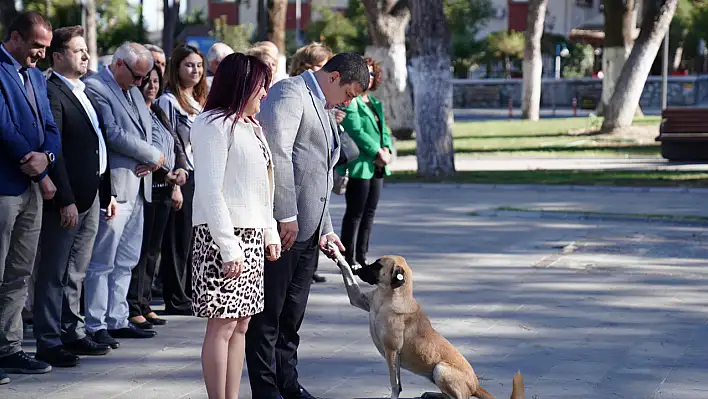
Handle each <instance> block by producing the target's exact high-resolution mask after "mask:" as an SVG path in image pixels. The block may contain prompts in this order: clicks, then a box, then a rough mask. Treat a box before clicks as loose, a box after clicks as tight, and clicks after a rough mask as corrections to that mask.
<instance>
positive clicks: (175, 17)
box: [162, 0, 180, 58]
mask: <svg viewBox="0 0 708 399" xmlns="http://www.w3.org/2000/svg"><path fill="white" fill-rule="evenodd" d="M179 2H180V0H172V5H170V0H162V9H163V12H164V24H163V28H162V49H163V50H165V56H166V57H168V58H169V56H170V55H172V49H173V47H174V40H175V28H176V27H177V22H178V21H179Z"/></svg>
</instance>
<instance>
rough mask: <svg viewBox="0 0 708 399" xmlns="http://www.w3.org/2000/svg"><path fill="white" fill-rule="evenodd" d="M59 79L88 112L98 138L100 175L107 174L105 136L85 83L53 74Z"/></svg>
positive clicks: (56, 73)
mask: <svg viewBox="0 0 708 399" xmlns="http://www.w3.org/2000/svg"><path fill="white" fill-rule="evenodd" d="M52 73H54V74H55V75H57V77H58V78H59V79H61V80H62V81H63V82H64V83H66V85H67V86H68V87H69V90H71V92H72V93H73V94H74V96H75V97H76V99H77V100H79V102H80V103H81V106H83V107H84V111H86V115H88V117H89V120H90V121H91V125H92V126H93V131H94V133H96V137H98V172H99V173H100V174H104V173H106V168H107V166H108V153H107V152H106V141H105V140H103V134H102V133H101V126H100V124H99V123H98V114H97V113H96V110H95V109H93V105H91V101H90V100H89V99H88V96H86V93H85V92H84V89H86V85H85V84H84V82H82V81H81V80H78V79H77V80H69V79H68V78H66V77H64V76H63V75H61V74H60V73H59V72H57V71H54V72H52Z"/></svg>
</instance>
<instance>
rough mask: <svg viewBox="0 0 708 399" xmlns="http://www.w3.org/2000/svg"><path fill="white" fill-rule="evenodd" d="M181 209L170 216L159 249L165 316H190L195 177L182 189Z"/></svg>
mask: <svg viewBox="0 0 708 399" xmlns="http://www.w3.org/2000/svg"><path fill="white" fill-rule="evenodd" d="M181 189H182V198H183V201H184V202H183V203H182V208H181V209H180V210H178V211H177V210H174V209H172V211H171V212H170V217H169V221H168V223H167V231H166V232H165V238H164V242H163V245H162V259H161V260H160V278H161V279H162V298H163V299H164V301H165V312H167V313H168V314H170V313H174V314H185V313H187V314H191V313H190V312H191V309H192V202H193V201H194V174H193V173H192V175H190V176H189V179H188V180H187V183H185V184H184V185H183V186H182V187H181Z"/></svg>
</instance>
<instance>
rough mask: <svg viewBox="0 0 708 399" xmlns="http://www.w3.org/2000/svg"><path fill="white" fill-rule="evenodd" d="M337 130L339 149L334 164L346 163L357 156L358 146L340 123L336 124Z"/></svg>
mask: <svg viewBox="0 0 708 399" xmlns="http://www.w3.org/2000/svg"><path fill="white" fill-rule="evenodd" d="M337 130H339V143H340V144H339V145H340V147H339V148H340V149H339V160H338V161H337V165H336V166H340V165H346V164H348V163H350V162H352V161H354V160H355V159H357V158H359V146H357V145H356V142H355V141H354V140H353V139H352V138H351V137H350V136H349V133H347V132H346V131H345V130H344V128H343V127H342V125H340V124H337Z"/></svg>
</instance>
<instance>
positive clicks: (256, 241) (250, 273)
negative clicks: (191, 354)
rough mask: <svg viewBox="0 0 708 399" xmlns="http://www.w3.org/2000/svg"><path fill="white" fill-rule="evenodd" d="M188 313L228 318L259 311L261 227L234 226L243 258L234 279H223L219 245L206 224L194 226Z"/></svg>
mask: <svg viewBox="0 0 708 399" xmlns="http://www.w3.org/2000/svg"><path fill="white" fill-rule="evenodd" d="M193 231H194V241H193V246H192V265H193V268H192V312H193V313H194V315H195V316H197V317H206V318H212V319H228V318H240V317H248V316H253V315H254V314H256V313H260V312H262V311H263V263H264V259H265V249H264V247H265V245H264V231H263V229H249V228H245V229H244V228H235V229H234V234H236V235H237V236H238V237H241V243H242V245H243V252H244V254H245V261H244V262H243V272H242V273H241V275H240V276H238V277H237V278H225V277H224V274H223V267H222V262H223V261H222V259H221V253H220V252H219V247H218V246H217V245H216V243H215V242H214V239H213V238H212V237H211V234H210V233H209V228H208V227H207V225H206V224H200V225H198V226H194V228H193Z"/></svg>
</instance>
